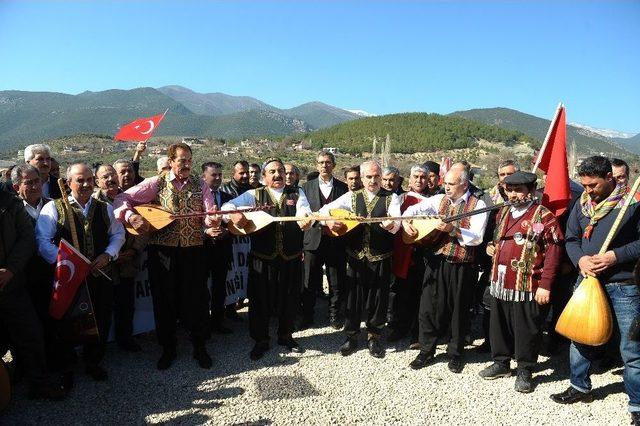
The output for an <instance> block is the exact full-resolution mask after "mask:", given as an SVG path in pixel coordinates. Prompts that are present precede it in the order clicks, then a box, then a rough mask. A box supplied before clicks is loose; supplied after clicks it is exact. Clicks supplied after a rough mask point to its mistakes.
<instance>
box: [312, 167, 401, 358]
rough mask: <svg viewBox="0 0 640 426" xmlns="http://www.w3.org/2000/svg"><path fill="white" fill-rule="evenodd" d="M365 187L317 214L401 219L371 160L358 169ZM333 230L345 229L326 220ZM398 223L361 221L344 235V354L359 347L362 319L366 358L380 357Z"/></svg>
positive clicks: (395, 199) (393, 197)
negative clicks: (340, 211) (333, 212)
mask: <svg viewBox="0 0 640 426" xmlns="http://www.w3.org/2000/svg"><path fill="white" fill-rule="evenodd" d="M360 174H361V176H362V182H363V184H364V188H363V189H361V190H357V191H353V192H348V193H346V194H344V195H342V196H340V197H338V198H337V199H336V200H335V201H332V202H331V203H329V204H326V205H324V206H323V207H322V208H321V209H320V210H319V212H318V214H319V215H322V216H325V215H328V214H329V212H330V210H331V209H345V210H348V211H350V212H353V213H355V214H356V215H358V216H362V217H385V216H400V202H399V201H400V200H399V198H398V196H397V195H396V194H393V193H391V192H390V191H387V190H385V189H382V188H381V180H382V168H381V167H380V164H378V163H377V162H375V161H366V162H364V163H362V165H361V166H360ZM326 226H327V227H328V228H329V229H331V230H333V231H334V232H344V231H345V228H346V225H345V224H344V223H343V222H339V221H327V222H326ZM399 228H400V224H399V223H398V222H396V221H392V220H383V221H381V222H374V223H363V224H360V225H358V226H357V227H356V228H355V229H353V230H352V231H351V232H349V233H348V234H347V235H346V236H345V240H346V245H347V279H346V300H347V307H346V321H345V325H344V331H345V334H346V335H347V338H346V340H345V342H344V344H343V345H342V346H341V347H340V353H341V354H342V355H343V356H348V355H351V354H352V353H354V352H355V351H356V350H357V349H358V335H359V334H360V320H361V319H362V316H364V317H365V321H366V327H367V346H368V348H369V354H370V355H371V356H373V357H375V358H383V357H384V355H385V350H384V347H383V346H382V343H381V342H380V337H381V334H382V328H383V327H384V324H385V322H386V319H387V307H388V298H389V285H390V282H391V256H392V254H393V234H395V233H396V232H397V231H398V229H399Z"/></svg>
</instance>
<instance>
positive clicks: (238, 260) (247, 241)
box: [224, 235, 251, 305]
mask: <svg viewBox="0 0 640 426" xmlns="http://www.w3.org/2000/svg"><path fill="white" fill-rule="evenodd" d="M250 250H251V238H250V237H248V236H241V235H236V236H234V237H233V244H232V252H233V258H232V260H231V262H230V265H229V272H227V282H226V288H227V297H226V299H225V301H224V304H225V305H231V304H232V303H236V302H237V301H238V300H239V299H244V298H245V297H247V282H248V281H249V263H248V257H249V251H250Z"/></svg>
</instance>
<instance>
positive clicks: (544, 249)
mask: <svg viewBox="0 0 640 426" xmlns="http://www.w3.org/2000/svg"><path fill="white" fill-rule="evenodd" d="M521 175H522V176H525V177H526V175H532V176H533V177H532V179H533V182H530V181H526V182H525V183H520V182H521V179H520V177H521ZM505 183H512V184H535V175H533V174H532V173H526V174H525V173H523V172H517V173H515V174H513V175H511V176H508V177H507V178H506V179H505ZM562 242H563V235H562V230H561V229H560V226H559V224H558V222H557V220H556V218H555V216H554V215H553V213H551V212H550V211H549V210H548V209H547V208H546V207H544V206H542V205H539V204H533V203H531V204H529V205H526V206H524V207H503V208H501V209H500V210H499V211H498V215H497V224H496V230H495V233H494V238H493V244H494V247H495V253H494V256H493V264H492V268H491V285H490V292H491V296H492V301H491V323H490V337H491V355H492V357H493V360H494V361H495V362H496V363H499V364H501V366H503V367H506V368H507V369H508V368H509V361H510V360H511V358H514V359H515V360H516V362H517V363H518V369H519V370H521V369H526V370H529V373H530V372H531V369H532V368H533V367H534V366H535V364H536V362H537V359H538V352H539V346H540V340H541V337H542V327H543V325H544V321H545V319H546V317H547V312H548V305H539V304H538V302H536V301H535V300H534V296H535V294H536V290H537V289H538V288H543V289H545V290H549V291H551V287H552V285H553V282H554V280H555V279H556V276H557V274H558V270H559V266H560V262H561V260H562V251H563V250H562Z"/></svg>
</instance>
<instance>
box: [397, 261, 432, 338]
mask: <svg viewBox="0 0 640 426" xmlns="http://www.w3.org/2000/svg"><path fill="white" fill-rule="evenodd" d="M423 278H424V262H422V258H418V259H417V262H416V263H414V264H413V265H411V266H410V267H409V271H408V273H407V278H406V279H403V278H399V277H394V278H393V282H392V283H391V287H390V290H389V311H390V320H389V328H391V329H392V330H394V331H398V332H400V333H403V334H404V333H411V336H410V337H411V342H417V341H418V311H419V309H420V295H421V294H422V280H423Z"/></svg>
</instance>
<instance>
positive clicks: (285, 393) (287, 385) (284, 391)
mask: <svg viewBox="0 0 640 426" xmlns="http://www.w3.org/2000/svg"><path fill="white" fill-rule="evenodd" d="M255 383H256V387H257V388H258V392H259V393H260V398H262V400H270V399H295V398H305V397H308V396H318V395H320V392H318V390H317V389H316V388H315V387H313V385H312V384H311V383H309V381H308V380H307V379H306V378H304V377H302V376H299V375H296V376H265V377H258V378H256V379H255Z"/></svg>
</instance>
